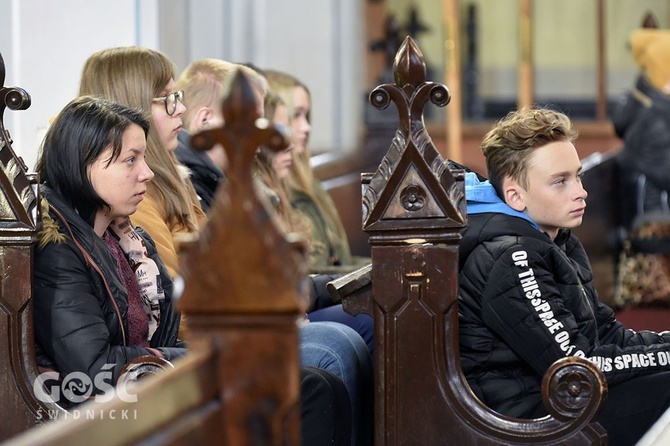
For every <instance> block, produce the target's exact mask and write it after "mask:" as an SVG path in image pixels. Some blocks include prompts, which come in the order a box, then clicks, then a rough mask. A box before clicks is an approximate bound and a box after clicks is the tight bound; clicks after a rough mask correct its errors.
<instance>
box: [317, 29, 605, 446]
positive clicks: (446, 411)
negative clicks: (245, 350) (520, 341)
mask: <svg viewBox="0 0 670 446" xmlns="http://www.w3.org/2000/svg"><path fill="white" fill-rule="evenodd" d="M425 77H426V71H425V64H424V62H423V56H422V55H421V52H420V51H419V49H418V48H417V47H416V45H415V43H414V41H413V40H412V39H411V38H409V37H408V38H407V39H406V40H405V42H404V43H403V45H402V47H401V48H400V49H399V51H398V53H397V55H396V58H395V63H394V79H395V84H384V85H381V86H379V87H377V88H376V89H375V90H374V91H372V93H371V94H370V101H371V102H372V104H373V105H375V106H377V107H378V108H385V107H387V106H388V105H389V104H390V103H391V102H394V103H395V105H396V106H397V108H398V112H399V117H400V118H399V127H398V131H397V133H396V136H395V138H394V140H393V142H392V144H391V147H390V148H389V151H388V153H387V154H386V156H385V157H384V159H383V160H382V162H381V164H380V166H379V168H378V169H377V171H376V172H375V173H374V174H366V175H363V189H364V194H363V229H364V230H365V231H366V232H367V233H368V234H369V240H370V245H371V254H372V265H371V266H370V267H367V268H363V269H361V270H359V271H356V272H354V273H352V274H350V275H349V276H345V277H344V278H341V279H338V280H337V281H335V282H332V283H331V284H330V285H329V286H330V290H331V293H333V294H334V296H335V298H342V300H343V304H344V306H345V308H346V309H347V311H349V312H351V313H352V314H357V313H359V312H365V313H368V314H371V315H372V316H373V317H374V323H375V374H376V376H375V379H376V381H375V444H377V445H400V444H402V445H405V444H407V445H414V444H436V443H440V442H444V443H448V444H458V445H469V444H477V445H498V444H589V445H591V444H605V443H606V441H607V440H606V433H605V431H604V429H603V428H602V427H601V426H600V425H599V424H597V423H595V422H593V420H594V418H595V417H596V416H597V414H598V412H599V409H600V406H601V404H602V401H603V399H604V397H605V395H606V393H607V384H606V381H605V378H604V376H603V374H602V373H601V372H600V370H599V369H598V368H597V367H596V366H595V365H594V364H592V363H591V362H589V361H587V360H584V359H581V358H576V357H566V358H562V359H561V360H559V361H557V362H556V363H555V364H554V365H553V366H552V367H550V369H549V370H548V371H547V373H546V374H545V376H544V379H543V385H542V397H543V400H544V403H545V406H546V407H547V409H548V411H549V413H550V415H549V416H547V417H544V418H540V419H535V420H521V419H514V418H510V417H506V416H503V415H500V414H498V413H496V412H494V411H492V410H491V409H489V408H488V407H486V406H485V405H484V404H483V403H482V402H481V401H479V400H478V399H477V398H476V396H475V395H474V394H473V393H472V391H471V390H470V388H469V386H468V384H467V381H466V380H465V377H464V376H463V372H462V369H461V366H460V358H459V353H458V345H459V344H458V300H457V293H458V275H457V273H458V242H459V240H460V231H461V229H462V228H463V227H464V226H465V225H466V223H467V222H466V203H465V195H464V184H463V179H464V172H463V171H462V170H450V169H449V168H448V167H447V164H446V163H445V161H444V160H443V159H442V157H441V156H440V155H439V154H438V152H437V151H436V150H435V147H434V146H433V144H432V142H431V139H430V137H429V135H428V134H427V132H426V129H425V126H424V124H423V107H424V105H425V103H426V102H427V101H428V100H431V101H432V102H433V103H434V104H436V105H439V106H444V105H446V104H447V103H448V102H449V99H450V96H449V92H448V90H447V89H446V87H445V86H444V85H441V84H436V83H432V82H426V81H425Z"/></svg>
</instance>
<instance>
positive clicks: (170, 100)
mask: <svg viewBox="0 0 670 446" xmlns="http://www.w3.org/2000/svg"><path fill="white" fill-rule="evenodd" d="M152 100H153V101H154V102H159V101H160V102H163V103H164V104H165V112H166V113H167V114H168V116H172V115H174V113H175V112H176V111H177V101H179V102H181V103H182V104H183V103H184V90H179V91H175V92H174V93H170V94H168V95H166V96H161V97H159V98H153V99H152Z"/></svg>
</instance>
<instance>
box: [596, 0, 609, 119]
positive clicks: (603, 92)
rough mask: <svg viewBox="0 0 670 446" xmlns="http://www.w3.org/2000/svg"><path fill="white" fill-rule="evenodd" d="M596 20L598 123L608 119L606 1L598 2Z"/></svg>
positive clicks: (598, 0) (600, 0) (599, 0)
mask: <svg viewBox="0 0 670 446" xmlns="http://www.w3.org/2000/svg"><path fill="white" fill-rule="evenodd" d="M596 7H597V8H598V10H597V13H596V20H597V21H598V68H597V69H598V80H597V88H598V93H597V94H598V98H597V111H596V118H597V120H598V121H605V120H606V119H607V67H606V63H607V61H606V57H605V52H606V51H607V41H606V39H605V38H606V36H605V0H597V2H596Z"/></svg>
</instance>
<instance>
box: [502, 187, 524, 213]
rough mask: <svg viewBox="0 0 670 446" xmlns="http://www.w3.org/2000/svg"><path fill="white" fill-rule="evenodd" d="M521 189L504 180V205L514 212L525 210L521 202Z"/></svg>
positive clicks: (522, 201)
mask: <svg viewBox="0 0 670 446" xmlns="http://www.w3.org/2000/svg"><path fill="white" fill-rule="evenodd" d="M522 191H523V189H522V188H521V186H520V185H519V183H517V182H516V181H513V180H506V181H505V182H504V184H503V195H504V196H505V203H507V204H508V205H509V207H511V208H512V209H514V210H515V211H519V212H523V211H525V210H526V204H525V203H524V200H523V193H522Z"/></svg>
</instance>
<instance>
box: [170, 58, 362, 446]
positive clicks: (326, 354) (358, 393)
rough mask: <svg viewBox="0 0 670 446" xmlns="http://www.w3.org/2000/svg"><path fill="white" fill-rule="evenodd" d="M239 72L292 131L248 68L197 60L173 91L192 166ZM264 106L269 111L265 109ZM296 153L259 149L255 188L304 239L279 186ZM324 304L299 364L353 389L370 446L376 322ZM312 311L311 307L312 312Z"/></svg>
mask: <svg viewBox="0 0 670 446" xmlns="http://www.w3.org/2000/svg"><path fill="white" fill-rule="evenodd" d="M237 70H241V71H242V73H244V74H245V75H246V76H247V78H249V79H250V80H251V82H252V85H253V86H255V87H256V88H255V90H256V93H257V94H258V96H259V99H260V98H261V97H263V96H265V101H264V102H261V103H260V104H259V105H261V106H260V107H259V110H258V111H259V113H265V117H266V118H267V119H268V120H269V121H271V122H273V123H275V124H278V125H281V126H283V128H284V129H288V117H287V114H286V107H285V105H284V104H283V102H282V103H279V102H277V100H279V98H278V97H276V96H272V95H265V92H264V82H263V80H262V77H261V76H260V75H259V74H258V73H256V72H255V71H253V70H252V69H250V68H248V67H245V66H242V65H239V64H235V63H232V62H228V61H224V60H220V59H200V60H197V61H195V62H193V63H191V64H190V65H189V66H188V67H187V68H186V69H185V70H184V71H183V72H182V74H181V75H180V76H179V79H178V80H177V82H176V87H175V88H177V89H179V90H183V91H184V95H185V97H187V98H189V99H188V104H189V106H188V108H187V109H186V111H185V113H184V114H183V116H182V118H183V121H184V129H182V130H181V132H180V137H179V140H180V142H179V147H178V148H177V150H176V152H175V153H176V155H177V156H178V157H179V158H180V159H182V160H184V161H185V162H188V163H190V165H195V166H197V165H202V160H203V159H205V160H206V159H207V158H210V155H206V154H202V153H198V152H195V151H194V150H193V149H192V148H191V146H190V134H189V132H190V131H192V132H193V133H199V132H202V131H204V130H207V129H212V128H216V127H221V126H222V125H223V124H224V118H223V114H222V112H221V97H223V96H224V94H225V90H226V87H227V86H228V84H229V82H230V81H231V80H232V78H233V75H234V74H235V73H236V72H237ZM273 99H274V100H273ZM264 105H270V107H268V108H265V107H264ZM292 149H293V144H291V145H290V146H289V147H288V148H287V149H285V150H283V151H281V152H280V153H278V154H274V153H272V152H271V150H270V149H268V148H261V149H260V150H259V153H258V156H257V161H258V162H257V167H258V171H257V175H256V177H255V178H256V180H257V181H256V186H258V187H260V188H261V190H262V191H263V192H264V193H267V196H268V197H269V198H270V201H271V202H272V203H273V204H274V206H275V210H276V211H277V214H278V216H279V217H280V218H279V221H280V222H281V224H283V227H284V229H285V230H286V231H287V232H291V233H303V234H304V231H303V229H302V228H304V227H309V224H308V223H305V224H303V225H300V224H299V223H298V222H297V220H296V219H295V218H294V217H296V213H295V212H293V211H292V209H291V207H290V205H289V204H288V200H287V199H286V193H285V190H284V188H283V186H282V183H281V179H282V178H283V177H285V176H286V175H287V170H288V169H287V167H288V166H290V163H291V151H292ZM217 150H221V151H223V147H221V146H220V145H217V146H215V147H214V148H213V149H210V151H209V152H208V153H210V152H213V151H217ZM196 155H197V156H196ZM203 157H204V158H203ZM198 160H199V161H198ZM287 163H288V164H287ZM192 174H193V175H194V176H201V174H202V171H201V170H198V171H194V172H192ZM192 178H193V177H192ZM195 183H202V184H205V183H207V184H210V185H212V186H214V189H215V187H216V186H218V183H214V182H206V181H200V180H196V181H195ZM214 189H212V190H209V191H208V192H206V193H203V194H200V199H201V202H204V203H205V205H206V206H210V205H211V201H210V202H208V200H207V197H213V196H214V192H215V190H214ZM306 238H307V239H309V237H306ZM313 283H314V282H313ZM313 288H314V287H313ZM321 293H322V294H325V282H324V283H323V284H322V290H321ZM324 301H329V303H327V304H325V305H330V306H331V307H330V308H329V309H327V310H323V311H328V312H329V313H328V314H324V315H322V316H321V317H318V318H315V319H313V318H312V313H311V312H310V313H308V316H309V320H310V321H312V322H314V323H308V324H305V325H303V326H302V327H301V329H300V345H299V347H300V353H301V363H302V364H303V365H304V366H315V367H319V368H323V369H325V370H328V371H330V372H332V373H334V374H335V375H337V376H339V377H341V378H342V379H343V380H344V382H345V385H346V386H347V389H348V390H349V398H350V401H351V409H352V414H353V417H354V421H353V426H352V430H353V435H354V437H356V438H357V442H356V444H370V442H371V441H372V418H373V409H372V402H373V388H372V380H373V379H372V355H371V352H370V351H369V348H370V346H371V345H372V343H373V341H372V337H373V328H372V318H371V317H369V316H367V315H359V316H355V317H354V316H351V315H349V314H346V313H344V311H343V309H342V306H341V305H334V302H332V299H330V298H328V299H324V298H323V297H322V298H321V299H320V300H319V302H320V303H323V302H324ZM314 308H315V307H314V306H311V307H310V310H312V309H314ZM316 319H318V323H317V321H316ZM338 322H341V323H338ZM352 328H353V329H352ZM354 330H355V331H354ZM363 341H365V342H363ZM366 346H367V348H366ZM352 353H355V355H352ZM334 358H335V359H336V360H334Z"/></svg>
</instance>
